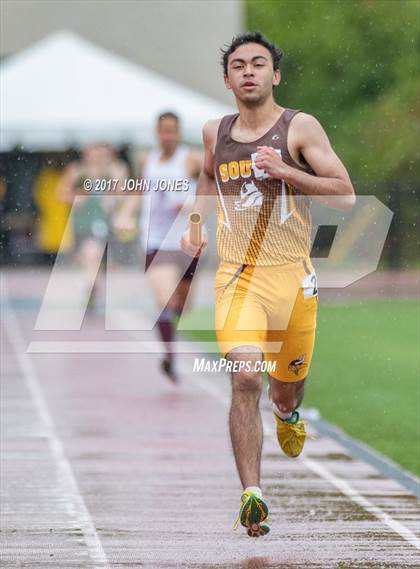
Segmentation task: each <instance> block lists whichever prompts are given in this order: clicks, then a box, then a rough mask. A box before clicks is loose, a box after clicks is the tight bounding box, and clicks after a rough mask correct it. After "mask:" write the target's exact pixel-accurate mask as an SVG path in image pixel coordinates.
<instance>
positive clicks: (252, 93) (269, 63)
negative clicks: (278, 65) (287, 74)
mask: <svg viewBox="0 0 420 569" xmlns="http://www.w3.org/2000/svg"><path fill="white" fill-rule="evenodd" d="M279 83H280V71H274V69H273V60H272V57H271V53H270V52H269V51H268V49H266V48H265V47H264V46H262V45H259V44H257V43H248V44H245V45H241V46H240V47H238V49H236V50H235V51H234V52H233V53H232V54H231V55H230V56H229V60H228V66H227V75H226V76H225V84H226V87H227V88H228V89H231V90H232V91H233V93H234V95H235V97H236V98H237V99H239V100H240V101H242V102H243V103H249V104H259V103H262V102H264V101H265V100H266V99H267V98H268V97H270V96H271V94H272V90H273V85H278V84H279Z"/></svg>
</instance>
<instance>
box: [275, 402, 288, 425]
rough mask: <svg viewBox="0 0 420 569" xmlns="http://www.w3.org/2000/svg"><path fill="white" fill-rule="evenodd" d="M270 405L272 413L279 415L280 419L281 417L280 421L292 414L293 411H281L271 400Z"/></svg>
mask: <svg viewBox="0 0 420 569" xmlns="http://www.w3.org/2000/svg"><path fill="white" fill-rule="evenodd" d="M271 407H272V409H273V411H274V413H275V414H276V415H277V417H280V419H282V421H286V420H287V419H290V417H291V416H292V415H293V411H290V412H289V413H282V412H281V411H280V409H279V408H278V407H277V405H276V404H275V403H274V402H273V401H272V402H271Z"/></svg>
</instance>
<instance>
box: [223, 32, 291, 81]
mask: <svg viewBox="0 0 420 569" xmlns="http://www.w3.org/2000/svg"><path fill="white" fill-rule="evenodd" d="M247 43H258V44H259V45H262V46H263V47H265V48H266V49H268V51H269V52H270V53H271V58H272V60H273V69H274V71H276V70H277V69H280V60H281V58H282V57H283V52H282V50H281V49H280V48H279V47H277V46H276V45H274V44H273V43H271V42H270V40H268V39H267V38H266V37H265V36H264V35H263V34H262V33H261V32H246V33H245V34H240V35H238V36H235V37H234V38H233V40H232V42H231V43H230V45H228V46H226V49H223V48H221V50H220V51H221V52H222V60H221V64H222V66H223V72H224V74H225V75H227V66H228V59H229V56H230V55H231V54H232V53H233V52H234V51H235V50H236V49H238V47H240V46H241V45H245V44H247Z"/></svg>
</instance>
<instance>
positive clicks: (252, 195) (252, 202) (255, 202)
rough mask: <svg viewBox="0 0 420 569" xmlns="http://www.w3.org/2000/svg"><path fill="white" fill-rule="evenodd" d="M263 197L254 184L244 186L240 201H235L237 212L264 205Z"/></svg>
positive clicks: (244, 184)
mask: <svg viewBox="0 0 420 569" xmlns="http://www.w3.org/2000/svg"><path fill="white" fill-rule="evenodd" d="M262 202H263V195H262V193H261V192H260V190H259V189H258V188H257V186H256V185H255V184H254V182H250V183H246V182H244V183H243V184H242V188H241V193H240V196H239V199H238V200H235V209H236V211H242V210H244V209H248V208H249V207H256V206H260V205H262Z"/></svg>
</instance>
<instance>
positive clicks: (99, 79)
mask: <svg viewBox="0 0 420 569" xmlns="http://www.w3.org/2000/svg"><path fill="white" fill-rule="evenodd" d="M0 101H1V103H0V104H1V123H2V125H1V126H2V133H1V139H0V149H1V150H3V151H5V150H10V149H11V148H13V147H14V146H16V145H17V144H21V145H23V146H24V147H25V148H27V149H31V150H53V149H65V148H67V147H68V146H70V145H83V144H86V143H87V142H92V141H99V140H106V141H108V142H111V143H114V144H118V143H122V142H130V143H137V144H140V145H145V146H148V145H151V144H153V141H154V128H155V123H156V117H157V115H158V114H159V113H161V112H162V111H166V110H172V111H174V112H175V113H177V114H178V115H179V116H180V118H181V121H182V130H183V134H184V138H185V139H186V140H187V141H189V142H192V143H200V142H201V130H202V127H203V124H204V123H205V122H206V121H207V120H209V119H212V118H217V117H220V116H222V115H224V114H228V113H230V112H232V109H231V108H230V107H228V106H227V105H224V104H222V103H219V102H217V101H215V100H213V99H210V98H208V97H206V96H204V95H201V94H199V93H196V92H194V91H192V90H191V89H189V88H187V87H183V86H182V85H179V84H177V83H176V82H174V81H172V80H169V79H166V78H164V77H162V76H160V75H158V74H157V73H155V72H153V71H150V70H148V69H145V68H144V67H141V66H139V65H135V64H133V63H130V62H129V61H127V60H125V59H124V58H122V57H120V56H118V55H115V54H114V53H112V52H110V51H107V50H105V49H103V48H100V47H98V46H96V45H94V44H92V43H90V42H88V41H86V40H84V39H82V38H81V37H79V36H77V35H75V34H73V33H71V32H67V31H61V32H57V33H54V34H52V35H49V36H48V37H46V38H44V39H43V40H41V41H39V42H38V43H36V44H35V45H33V46H31V47H29V48H27V49H25V50H23V51H22V52H21V53H19V54H17V55H14V56H12V57H10V58H9V59H7V60H6V62H5V63H4V64H3V65H2V66H1V69H0Z"/></svg>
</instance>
